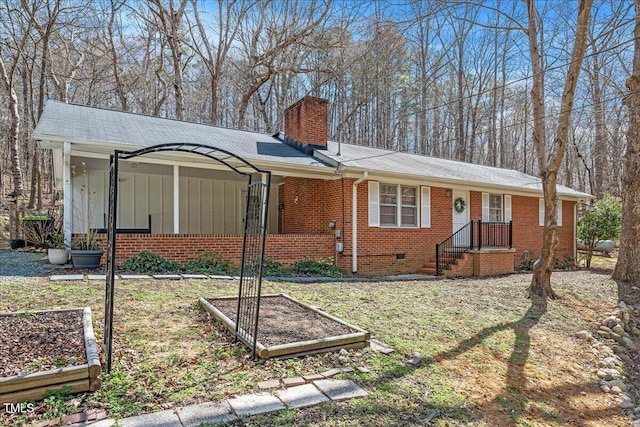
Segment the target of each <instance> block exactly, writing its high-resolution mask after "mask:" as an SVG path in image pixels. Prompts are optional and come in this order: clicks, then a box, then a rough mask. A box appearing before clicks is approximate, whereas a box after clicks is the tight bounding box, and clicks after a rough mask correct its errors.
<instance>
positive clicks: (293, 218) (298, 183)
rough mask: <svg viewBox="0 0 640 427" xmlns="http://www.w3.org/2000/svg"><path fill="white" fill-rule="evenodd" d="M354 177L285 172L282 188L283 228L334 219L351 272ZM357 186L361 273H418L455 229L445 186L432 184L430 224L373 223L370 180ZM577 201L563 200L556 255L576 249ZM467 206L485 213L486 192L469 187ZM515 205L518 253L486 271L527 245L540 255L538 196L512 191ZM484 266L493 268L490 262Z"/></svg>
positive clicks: (317, 227) (322, 227) (473, 213)
mask: <svg viewBox="0 0 640 427" xmlns="http://www.w3.org/2000/svg"><path fill="white" fill-rule="evenodd" d="M354 182H355V179H340V180H335V181H321V180H313V179H307V178H286V179H285V184H284V188H283V192H284V194H285V196H284V200H285V201H284V215H285V232H287V233H305V232H306V233H316V232H327V231H331V230H329V229H328V223H329V221H336V222H337V228H338V229H340V232H341V238H340V239H334V240H338V241H342V242H343V243H344V251H343V252H342V253H341V254H338V255H337V257H336V263H337V265H339V266H340V267H341V268H343V269H345V270H346V271H348V272H350V271H351V269H352V255H353V250H352V247H351V242H352V240H351V235H352V232H351V230H352V228H351V220H352V216H351V205H352V188H353V183H354ZM357 192H358V193H357V194H358V274H360V275H383V274H401V273H415V272H416V271H417V270H418V269H419V268H421V267H423V266H424V264H425V263H426V262H429V261H431V260H432V259H433V258H434V257H435V245H436V243H440V242H442V241H443V240H444V239H446V238H447V237H449V236H450V235H451V234H452V231H453V230H452V225H451V222H452V218H453V211H452V203H453V200H452V198H451V196H449V197H447V195H446V193H447V188H441V187H431V228H391V227H389V228H386V227H369V225H368V209H369V208H368V206H369V205H368V185H367V181H364V182H362V183H360V184H359V185H358V187H357ZM342 194H344V198H343V197H342ZM343 200H344V216H343V215H342V211H343V207H342V203H343ZM573 206H574V202H568V201H564V202H563V210H562V212H563V226H561V227H559V233H560V242H561V243H560V246H559V250H558V255H557V256H558V259H560V260H562V259H563V258H564V256H565V255H569V256H571V255H572V254H573ZM468 209H470V218H471V219H473V220H478V219H481V218H482V192H479V191H470V192H469V203H468ZM511 209H512V217H513V247H514V249H516V253H515V254H514V253H513V252H511V253H508V255H504V254H503V256H502V257H501V258H500V259H499V264H498V265H497V266H496V269H497V270H496V271H489V270H486V271H484V270H483V271H482V274H483V275H485V274H486V275H494V274H504V273H503V271H505V270H509V269H510V267H509V266H504V265H502V264H503V263H504V262H505V259H509V260H510V262H511V265H512V266H514V265H516V266H517V265H518V264H519V262H520V258H521V257H522V255H523V253H524V251H529V253H532V254H533V255H534V256H539V255H540V247H541V245H542V227H540V226H538V197H524V196H516V195H512V198H511ZM489 262H490V263H493V262H494V260H491V261H489ZM486 268H488V269H491V267H490V266H488V267H486Z"/></svg>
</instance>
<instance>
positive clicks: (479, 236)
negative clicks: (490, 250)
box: [478, 219, 482, 250]
mask: <svg viewBox="0 0 640 427" xmlns="http://www.w3.org/2000/svg"><path fill="white" fill-rule="evenodd" d="M480 249H482V220H481V219H479V220H478V250H480Z"/></svg>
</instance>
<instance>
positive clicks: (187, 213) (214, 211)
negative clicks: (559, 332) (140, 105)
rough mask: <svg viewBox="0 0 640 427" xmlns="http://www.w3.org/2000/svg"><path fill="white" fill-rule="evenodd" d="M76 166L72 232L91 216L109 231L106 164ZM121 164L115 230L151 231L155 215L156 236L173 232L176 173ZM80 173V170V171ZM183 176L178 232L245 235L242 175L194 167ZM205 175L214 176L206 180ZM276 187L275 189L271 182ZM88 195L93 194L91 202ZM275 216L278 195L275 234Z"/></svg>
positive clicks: (273, 230) (79, 161) (272, 229)
mask: <svg viewBox="0 0 640 427" xmlns="http://www.w3.org/2000/svg"><path fill="white" fill-rule="evenodd" d="M82 162H85V166H82ZM74 163H75V164H76V175H75V176H74V177H73V179H72V184H73V207H74V212H73V232H74V233H83V232H85V230H86V228H87V223H88V221H87V217H89V218H90V220H91V228H106V215H105V213H106V212H107V206H108V203H109V197H108V192H109V174H108V171H107V167H108V163H107V161H101V160H96V159H78V158H76V159H74ZM123 163H124V162H123ZM123 166H124V167H121V172H120V179H119V187H118V201H119V203H118V221H117V227H118V228H147V226H148V221H149V219H148V218H149V215H151V231H152V233H153V234H173V175H172V174H170V173H166V172H167V168H166V167H163V166H158V167H155V166H156V165H144V167H139V169H142V170H141V171H139V172H138V171H135V169H134V168H131V167H129V165H127V164H126V163H125V164H124V165H123ZM80 167H81V168H82V169H79V168H80ZM122 169H125V170H127V169H129V170H127V171H122ZM154 169H156V170H154ZM163 169H164V170H163ZM80 170H81V171H82V172H81V173H78V171H80ZM134 171H135V172H134ZM154 172H157V173H154ZM163 172H164V173H163ZM180 172H181V175H180V183H179V185H180V234H242V233H243V217H244V209H245V205H246V186H247V181H246V179H245V178H244V177H239V178H237V177H236V174H235V173H233V172H220V171H215V172H212V171H208V170H202V169H200V170H199V169H193V168H181V169H180ZM183 172H184V175H183ZM203 175H204V176H203ZM206 175H214V177H213V178H207V177H206ZM272 187H273V188H275V185H274V184H273V183H272ZM87 194H90V199H91V202H89V200H88V197H87ZM90 208H91V212H90V211H89V209H90ZM277 216H278V200H277V192H276V191H272V192H271V197H270V200H269V227H268V228H269V232H270V233H277V221H278V218H277Z"/></svg>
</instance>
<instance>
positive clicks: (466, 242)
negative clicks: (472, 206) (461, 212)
mask: <svg viewBox="0 0 640 427" xmlns="http://www.w3.org/2000/svg"><path fill="white" fill-rule="evenodd" d="M473 228H474V227H473V221H471V222H470V223H469V224H467V225H465V226H464V227H462V228H461V229H460V230H458V231H456V232H455V233H453V234H452V235H451V236H449V237H447V239H445V240H444V241H443V242H442V243H437V244H436V275H438V276H440V275H441V274H442V270H444V269H445V268H447V267H449V266H450V265H451V264H453V263H454V262H455V261H456V260H457V259H459V258H461V257H462V255H464V254H466V253H467V252H469V250H470V249H471V248H472V247H473Z"/></svg>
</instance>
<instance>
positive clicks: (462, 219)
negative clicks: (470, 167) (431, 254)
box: [451, 190, 469, 246]
mask: <svg viewBox="0 0 640 427" xmlns="http://www.w3.org/2000/svg"><path fill="white" fill-rule="evenodd" d="M460 200H462V202H460ZM456 201H458V202H456ZM451 205H452V206H451V210H452V211H453V232H454V233H455V232H456V231H458V230H460V229H461V228H462V227H464V226H465V225H467V224H468V223H469V193H468V192H467V191H464V190H453V193H452V195H451ZM468 244H469V234H468V233H465V234H464V236H462V235H461V236H459V237H458V238H457V239H456V245H459V246H463V245H468Z"/></svg>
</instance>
